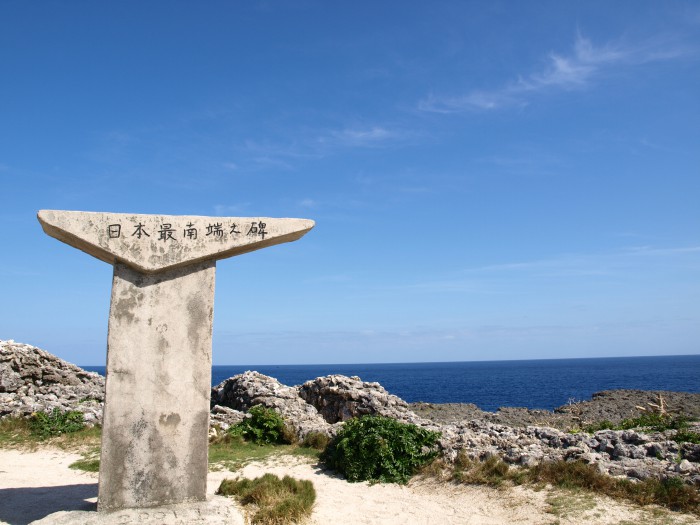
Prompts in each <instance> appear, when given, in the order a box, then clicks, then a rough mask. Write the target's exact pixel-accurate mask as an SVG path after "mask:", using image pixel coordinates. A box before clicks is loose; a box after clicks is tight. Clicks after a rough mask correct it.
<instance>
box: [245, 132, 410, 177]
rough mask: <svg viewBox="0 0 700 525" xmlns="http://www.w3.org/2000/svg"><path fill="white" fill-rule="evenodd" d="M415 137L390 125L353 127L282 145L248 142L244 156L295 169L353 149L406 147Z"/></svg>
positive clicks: (302, 136)
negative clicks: (302, 162) (305, 161)
mask: <svg viewBox="0 0 700 525" xmlns="http://www.w3.org/2000/svg"><path fill="white" fill-rule="evenodd" d="M411 137H412V134H411V132H410V131H408V130H404V129H401V128H398V127H391V126H386V125H368V126H349V127H342V128H339V129H324V130H315V131H314V132H308V131H306V132H303V133H299V134H298V135H297V136H296V137H294V139H292V140H289V141H286V142H285V141H279V142H269V141H266V142H259V141H255V140H246V141H245V142H244V143H243V145H242V147H241V148H240V152H241V153H242V154H244V155H246V156H247V157H248V159H249V160H250V161H252V162H254V163H255V164H258V165H262V166H272V167H276V168H285V169H292V168H293V166H294V162H295V161H298V160H303V159H320V158H324V157H328V156H330V155H333V154H336V153H337V152H339V151H342V150H347V149H352V148H388V147H394V146H398V145H402V144H404V143H405V142H406V141H407V140H408V139H410V138H411Z"/></svg>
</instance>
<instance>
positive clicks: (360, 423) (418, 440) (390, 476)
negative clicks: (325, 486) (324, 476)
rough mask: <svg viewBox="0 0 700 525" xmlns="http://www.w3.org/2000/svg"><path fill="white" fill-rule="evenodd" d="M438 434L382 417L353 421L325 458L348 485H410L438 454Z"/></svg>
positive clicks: (330, 445)
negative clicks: (411, 478) (372, 483)
mask: <svg viewBox="0 0 700 525" xmlns="http://www.w3.org/2000/svg"><path fill="white" fill-rule="evenodd" d="M439 437H440V434H439V433H438V432H432V431H430V430H426V429H424V428H420V427H418V426H416V425H410V424H406V423H401V422H399V421H396V420H394V419H390V418H388V417H382V416H362V417H360V418H357V419H350V420H349V421H347V422H346V423H345V426H343V428H342V430H341V431H340V432H339V433H338V435H337V436H336V437H335V438H334V439H333V440H332V441H331V442H330V444H329V445H328V447H327V448H326V450H325V452H324V453H323V454H322V455H321V461H323V462H324V463H325V464H326V465H327V466H328V467H330V468H332V469H334V470H337V471H338V472H340V473H341V474H343V475H344V476H345V478H346V479H347V480H348V481H353V482H354V481H372V482H383V483H407V482H408V480H409V478H410V477H411V476H412V475H413V474H414V473H415V472H416V471H417V470H418V469H419V468H421V467H422V466H424V465H425V464H427V463H428V462H430V461H432V460H433V459H434V458H435V457H436V456H437V454H438V450H437V441H438V439H439Z"/></svg>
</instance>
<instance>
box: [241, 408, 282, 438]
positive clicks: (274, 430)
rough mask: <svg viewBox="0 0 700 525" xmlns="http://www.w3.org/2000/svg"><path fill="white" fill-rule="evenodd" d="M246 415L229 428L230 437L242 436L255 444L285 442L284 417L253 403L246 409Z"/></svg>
mask: <svg viewBox="0 0 700 525" xmlns="http://www.w3.org/2000/svg"><path fill="white" fill-rule="evenodd" d="M248 414H250V416H251V417H248V418H246V419H244V420H243V421H241V422H240V423H238V424H236V425H233V426H231V427H230V428H229V430H228V434H229V436H231V437H236V436H242V437H243V438H245V439H247V440H248V441H252V442H253V443H255V444H257V445H272V444H274V443H287V442H288V441H287V439H285V438H286V435H287V432H286V431H285V426H284V419H282V416H280V415H279V414H278V413H277V412H275V411H274V410H273V409H272V408H266V407H264V406H262V405H255V406H254V407H251V409H250V410H249V411H248Z"/></svg>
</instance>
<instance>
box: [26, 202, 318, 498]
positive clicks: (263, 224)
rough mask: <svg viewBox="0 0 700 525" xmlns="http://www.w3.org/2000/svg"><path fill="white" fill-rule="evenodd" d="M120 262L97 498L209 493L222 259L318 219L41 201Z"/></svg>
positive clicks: (60, 227)
mask: <svg viewBox="0 0 700 525" xmlns="http://www.w3.org/2000/svg"><path fill="white" fill-rule="evenodd" d="M38 219H39V222H40V223H41V226H42V228H43V229H44V231H45V232H46V233H47V234H48V235H50V236H52V237H55V238H56V239H58V240H60V241H63V242H65V243H67V244H69V245H71V246H73V247H75V248H78V249H80V250H83V251H85V252H86V253H88V254H90V255H93V256H94V257H97V258H98V259H101V260H103V261H105V262H108V263H110V264H113V265H114V281H113V284H112V302H111V307H110V317H109V336H108V344H107V378H106V387H105V406H104V418H103V432H102V456H101V463H100V482H99V497H98V509H99V510H101V511H112V510H117V509H125V508H143V507H153V506H158V505H167V504H171V503H182V502H191V501H201V500H204V498H205V495H206V479H207V446H208V426H209V408H210V406H209V396H210V387H211V335H212V320H213V309H214V276H215V269H216V267H215V265H216V261H217V260H218V259H223V258H226V257H231V256H234V255H240V254H243V253H247V252H250V251H253V250H258V249H260V248H266V247H268V246H273V245H275V244H280V243H284V242H290V241H295V240H297V239H299V238H300V237H302V236H303V235H304V234H305V233H306V232H308V231H309V230H310V229H311V228H313V226H314V221H311V220H307V219H272V218H263V217H248V218H243V217H196V216H171V215H133V214H125V213H92V212H78V211H56V210H42V211H40V212H39V214H38Z"/></svg>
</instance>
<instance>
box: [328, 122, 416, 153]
mask: <svg viewBox="0 0 700 525" xmlns="http://www.w3.org/2000/svg"><path fill="white" fill-rule="evenodd" d="M403 136H404V134H403V133H401V132H399V131H398V130H395V129H387V128H385V127H382V126H371V127H364V128H361V127H359V128H345V129H341V130H334V131H330V132H329V133H327V134H325V135H321V136H319V137H318V138H317V140H318V142H319V144H324V145H332V146H340V147H359V148H368V147H369V148H371V147H381V146H385V145H387V144H388V143H390V142H392V141H396V140H398V139H401V138H403Z"/></svg>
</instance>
